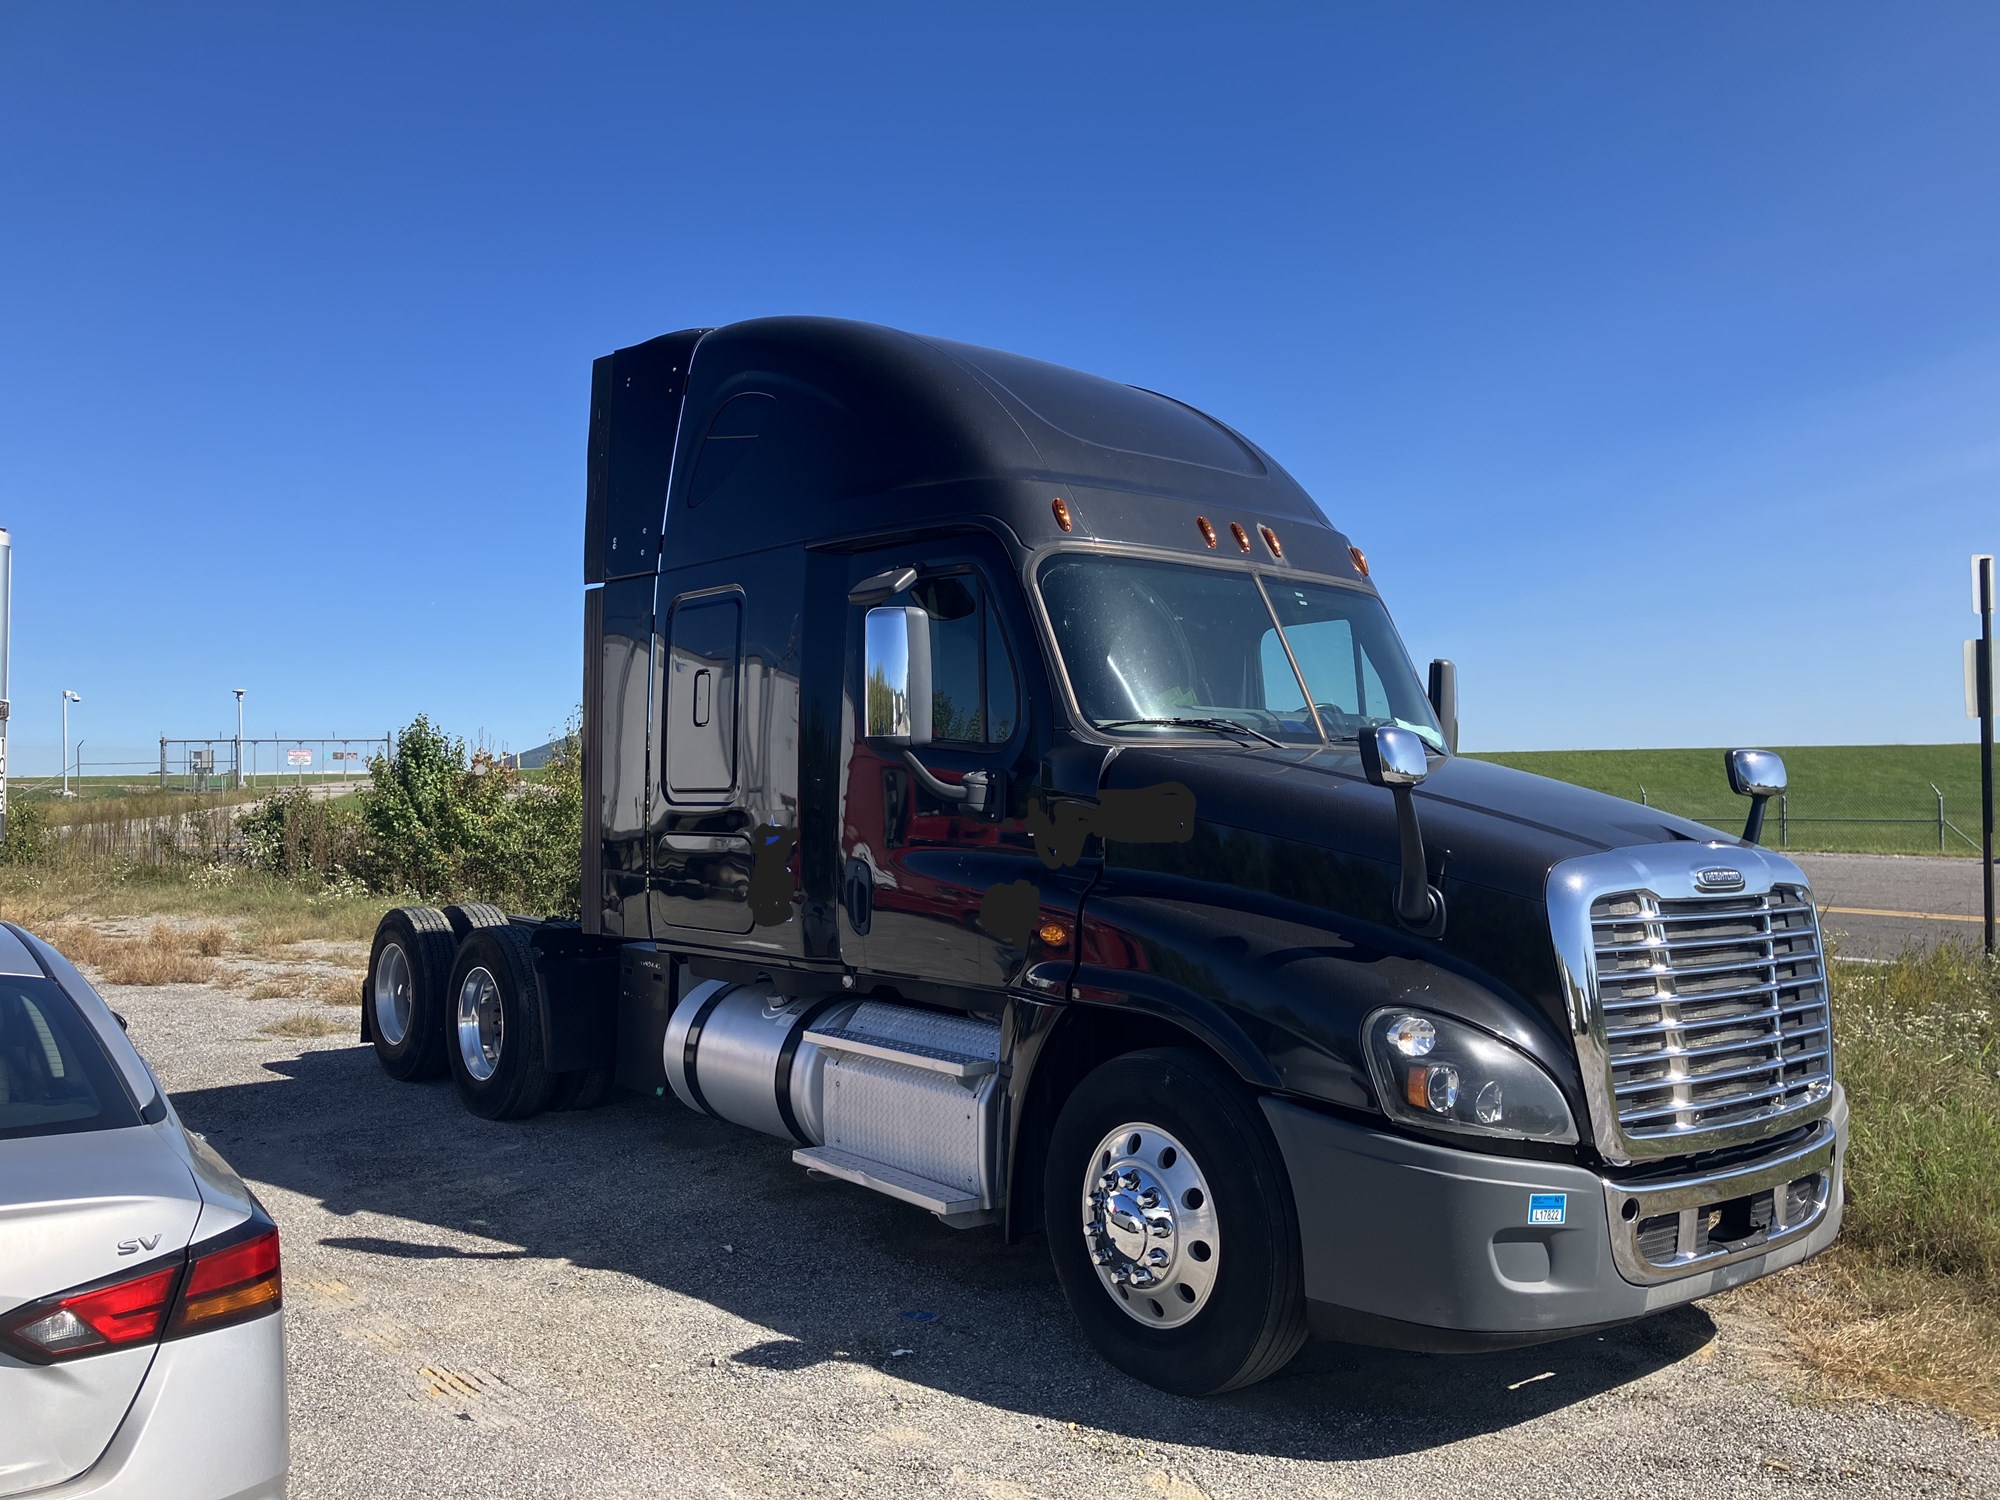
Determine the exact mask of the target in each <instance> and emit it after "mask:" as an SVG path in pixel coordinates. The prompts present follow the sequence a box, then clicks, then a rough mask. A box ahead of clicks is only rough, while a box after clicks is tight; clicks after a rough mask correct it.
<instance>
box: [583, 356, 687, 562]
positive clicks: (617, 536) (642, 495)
mask: <svg viewBox="0 0 2000 1500" xmlns="http://www.w3.org/2000/svg"><path fill="white" fill-rule="evenodd" d="M707 332H708V330H707V329H705V328H691V329H686V330H683V331H682V332H680V333H669V334H663V335H661V336H660V337H659V338H656V339H649V340H647V341H646V342H645V343H643V344H634V345H632V347H630V348H629V349H620V350H618V351H617V352H616V353H613V354H607V355H605V356H604V358H602V359H600V360H598V361H597V363H596V364H595V365H593V366H592V368H591V376H590V459H589V479H588V484H587V488H586V491H585V506H584V525H583V537H584V541H583V581H584V583H585V584H586V585H589V584H594V583H603V582H604V581H605V580H607V579H611V578H623V577H626V576H627V575H629V574H633V573H650V572H652V571H653V570H654V569H655V568H657V567H658V566H659V557H660V528H661V524H662V522H663V520H664V518H665V516H666V509H667V480H668V477H669V475H670V474H671V472H672V470H673V458H674V440H675V437H676V436H677V434H678V432H679V430H680V418H681V405H682V403H683V401H684V400H685V399H686V396H687V386H688V367H689V365H690V364H691V363H692V362H693V359H694V349H695V345H696V344H698V343H700V342H701V339H702V336H703V335H704V334H705V333H707Z"/></svg>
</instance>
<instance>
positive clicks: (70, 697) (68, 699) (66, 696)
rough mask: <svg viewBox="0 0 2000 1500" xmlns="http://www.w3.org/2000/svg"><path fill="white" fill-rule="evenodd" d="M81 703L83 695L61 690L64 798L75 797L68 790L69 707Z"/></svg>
mask: <svg viewBox="0 0 2000 1500" xmlns="http://www.w3.org/2000/svg"><path fill="white" fill-rule="evenodd" d="M81 702H83V694H81V693H73V692H71V691H70V690H69V689H68V688H64V689H63V697H62V704H63V789H62V794H63V795H64V796H65V797H74V796H75V795H76V793H75V792H72V791H71V790H70V789H69V706H70V705H71V704H72V703H81Z"/></svg>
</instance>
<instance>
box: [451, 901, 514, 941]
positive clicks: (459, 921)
mask: <svg viewBox="0 0 2000 1500" xmlns="http://www.w3.org/2000/svg"><path fill="white" fill-rule="evenodd" d="M444 919H445V920H446V921H447V922H449V923H451V935H452V937H453V938H454V939H456V940H457V941H458V942H461V943H462V942H464V941H465V935H466V934H467V933H469V932H472V931H474V930H475V929H477V928H480V927H505V926H506V925H507V913H505V912H504V911H502V910H500V908H499V907H497V906H495V905H494V904H493V903H492V902H490V901H454V902H453V903H452V904H451V905H450V906H447V907H446V908H445V909H444Z"/></svg>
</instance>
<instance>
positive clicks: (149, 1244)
mask: <svg viewBox="0 0 2000 1500" xmlns="http://www.w3.org/2000/svg"><path fill="white" fill-rule="evenodd" d="M159 1243H160V1237H159V1236H158V1235H157V1234H146V1235H141V1236H140V1237H139V1238H138V1239H136V1240H120V1241H119V1242H118V1253H119V1254H120V1255H137V1254H138V1253H139V1252H140V1251H141V1250H152V1249H156V1248H157V1247H158V1246H159Z"/></svg>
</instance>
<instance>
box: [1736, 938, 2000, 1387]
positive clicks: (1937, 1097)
mask: <svg viewBox="0 0 2000 1500" xmlns="http://www.w3.org/2000/svg"><path fill="white" fill-rule="evenodd" d="M1834 1031H1835V1045H1836V1049H1837V1051H1836V1065H1837V1070H1838V1075H1839V1077H1840V1079H1841V1081H1842V1082H1843V1084H1844V1085H1845V1086H1846V1088H1847V1092H1848V1101H1849V1104H1850V1105H1851V1107H1852V1110H1853V1142H1852V1145H1851V1147H1850V1149H1849V1154H1848V1159H1847V1174H1848V1176H1847V1191H1848V1203H1847V1212H1846V1221H1845V1224H1844V1227H1843V1229H1842V1233H1841V1238H1840V1241H1839V1243H1838V1244H1837V1245H1836V1246H1835V1247H1834V1249H1833V1250H1832V1251H1831V1252H1829V1253H1828V1254H1827V1255H1826V1256H1824V1257H1822V1258H1821V1259H1819V1260H1817V1261H1814V1262H1810V1263H1808V1264H1806V1265H1804V1266H1800V1267H1798V1268H1797V1269H1795V1270H1793V1271H1790V1272H1787V1273H1786V1274H1784V1275H1782V1276H1779V1277H1776V1278H1773V1279H1772V1280H1770V1281H1768V1282H1759V1283H1755V1284H1753V1285H1751V1286H1749V1287H1746V1288H1744V1289H1743V1290H1742V1291H1740V1292H1737V1293H1734V1294H1732V1296H1731V1297H1730V1298H1729V1299H1727V1300H1726V1301H1725V1302H1724V1303H1723V1304H1722V1305H1723V1306H1725V1307H1728V1306H1748V1307H1753V1308H1758V1309H1761V1310H1763V1311H1764V1312H1766V1313H1768V1314H1770V1315H1771V1316H1773V1317H1774V1318H1775V1319H1776V1321H1777V1322H1778V1324H1779V1326H1780V1327H1781V1328H1782V1329H1783V1330H1784V1332H1785V1335H1786V1338H1787V1340H1788V1341H1789V1343H1790V1345H1791V1346H1792V1348H1793V1350H1794V1351H1795V1352H1796V1353H1797V1354H1798V1355H1799V1356H1801V1357H1802V1359H1803V1361H1804V1362H1805V1364H1806V1365H1807V1366H1808V1367H1809V1368H1812V1369H1814V1370H1817V1371H1818V1372H1820V1373H1821V1374H1822V1375H1824V1376H1827V1377H1831V1379H1832V1380H1833V1381H1835V1382H1837V1383H1839V1384H1841V1385H1847V1386H1859V1387H1861V1388H1863V1389H1866V1390H1872V1391H1878V1392H1884V1393H1887V1394H1890V1395H1897V1396H1905V1397H1910V1398H1913V1399H1916V1400H1923V1401H1931V1402H1935V1403H1937V1404H1940V1405H1943V1406H1947V1407H1950V1408H1952V1409H1953V1410H1956V1411H1959V1412H1962V1413H1964V1414H1965V1415H1967V1416H1970V1417H1972V1418H1974V1419H1975V1420H1977V1421H1980V1422H1982V1423H1985V1424H1987V1425H1989V1426H1990V1425H2000V965H1995V964H1994V963H1992V962H1991V961H1989V960H1987V959H1986V958H1985V957H1984V956H1983V955H1981V954H1978V953H1975V952H1973V951H1972V950H1970V949H1967V948H1963V947H1958V946H1954V945H1946V946H1943V947H1940V948H1938V949H1936V950H1934V951H1932V952H1930V953H1926V954H1907V955H1905V956H1904V957H1902V958H1900V959H1898V960H1897V961H1896V962H1894V963H1891V964H1886V965H1880V966H1877V965H1860V964H1839V965H1836V967H1835V973H1834Z"/></svg>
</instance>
